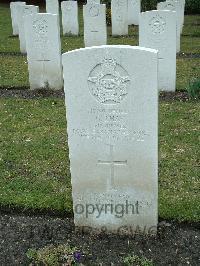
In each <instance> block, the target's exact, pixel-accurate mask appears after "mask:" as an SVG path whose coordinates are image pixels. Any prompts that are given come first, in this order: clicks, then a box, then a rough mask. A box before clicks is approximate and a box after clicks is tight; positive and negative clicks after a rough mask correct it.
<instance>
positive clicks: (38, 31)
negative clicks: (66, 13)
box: [25, 13, 63, 89]
mask: <svg viewBox="0 0 200 266" xmlns="http://www.w3.org/2000/svg"><path fill="white" fill-rule="evenodd" d="M25 25H26V26H25V31H26V41H27V58H28V69H29V81H30V88H31V89H38V88H51V89H61V88H62V86H63V78H62V63H61V44H60V27H59V19H58V16H57V15H55V14H46V13H45V14H42V13H41V14H35V15H32V16H28V17H26V18H25Z"/></svg>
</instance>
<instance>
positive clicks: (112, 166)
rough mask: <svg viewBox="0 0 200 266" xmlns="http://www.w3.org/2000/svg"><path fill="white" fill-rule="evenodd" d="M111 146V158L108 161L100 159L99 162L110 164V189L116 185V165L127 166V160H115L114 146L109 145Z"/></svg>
mask: <svg viewBox="0 0 200 266" xmlns="http://www.w3.org/2000/svg"><path fill="white" fill-rule="evenodd" d="M109 148H110V154H109V160H108V161H103V160H98V164H101V165H110V178H109V179H108V183H107V184H108V187H107V188H108V190H111V189H113V188H114V187H115V183H114V179H115V167H116V166H120V165H122V166H127V160H125V161H115V160H114V146H113V145H109Z"/></svg>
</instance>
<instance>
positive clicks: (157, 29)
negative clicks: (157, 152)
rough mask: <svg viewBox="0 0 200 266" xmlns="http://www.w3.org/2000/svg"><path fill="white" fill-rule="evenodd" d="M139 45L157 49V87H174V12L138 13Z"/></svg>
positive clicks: (165, 88)
mask: <svg viewBox="0 0 200 266" xmlns="http://www.w3.org/2000/svg"><path fill="white" fill-rule="evenodd" d="M139 45H140V46H143V47H149V48H153V49H157V50H158V51H159V68H158V81H159V89H160V90H163V91H175V89H176V13H175V12H171V11H169V10H165V11H147V12H144V13H141V15H140V27H139Z"/></svg>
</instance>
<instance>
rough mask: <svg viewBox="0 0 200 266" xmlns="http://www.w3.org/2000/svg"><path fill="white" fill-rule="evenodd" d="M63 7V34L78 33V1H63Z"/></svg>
mask: <svg viewBox="0 0 200 266" xmlns="http://www.w3.org/2000/svg"><path fill="white" fill-rule="evenodd" d="M61 9H62V26H63V34H64V35H65V34H69V35H78V33H79V23H78V3H77V1H63V2H62V3H61Z"/></svg>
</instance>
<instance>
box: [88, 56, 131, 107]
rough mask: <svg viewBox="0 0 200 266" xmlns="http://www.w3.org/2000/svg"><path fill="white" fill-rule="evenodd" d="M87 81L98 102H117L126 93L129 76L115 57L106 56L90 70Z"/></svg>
mask: <svg viewBox="0 0 200 266" xmlns="http://www.w3.org/2000/svg"><path fill="white" fill-rule="evenodd" d="M88 83H89V87H90V92H91V94H92V95H93V96H94V97H95V98H96V99H97V100H98V101H99V102H100V103H103V104H117V103H120V102H121V101H122V100H123V99H124V98H125V97H126V95H127V94H128V87H129V85H130V78H129V75H128V73H127V71H126V70H125V69H124V68H123V67H122V66H121V65H119V64H117V62H116V60H115V59H113V58H110V57H106V58H104V59H103V61H102V62H101V63H100V64H98V65H96V66H95V67H94V68H93V70H92V71H91V72H90V75H89V77H88Z"/></svg>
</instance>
